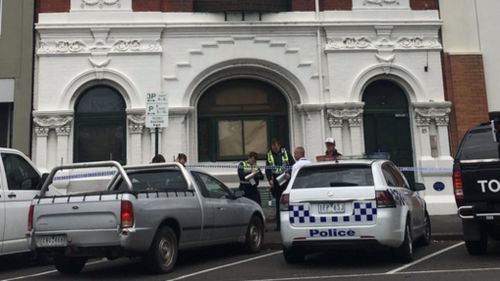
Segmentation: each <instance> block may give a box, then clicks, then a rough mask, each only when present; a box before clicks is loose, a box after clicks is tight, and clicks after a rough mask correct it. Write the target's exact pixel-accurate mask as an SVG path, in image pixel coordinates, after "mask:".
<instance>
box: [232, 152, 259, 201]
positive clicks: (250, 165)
mask: <svg viewBox="0 0 500 281" xmlns="http://www.w3.org/2000/svg"><path fill="white" fill-rule="evenodd" d="M238 177H239V178H240V190H243V191H244V192H245V195H244V196H245V197H247V198H249V199H251V200H253V201H255V202H257V203H258V204H259V205H260V204H261V203H260V194H259V190H258V189H257V186H259V181H260V180H263V179H264V175H263V174H262V172H261V171H260V168H259V167H258V166H257V153H256V152H253V151H252V152H250V153H249V154H248V159H247V160H245V161H241V162H240V164H239V165H238Z"/></svg>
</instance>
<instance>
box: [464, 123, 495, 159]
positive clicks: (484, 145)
mask: <svg viewBox="0 0 500 281" xmlns="http://www.w3.org/2000/svg"><path fill="white" fill-rule="evenodd" d="M457 158H458V159H460V160H475V159H498V143H496V142H495V141H494V140H493V133H492V131H491V128H490V127H482V128H479V129H474V130H471V131H469V133H468V134H466V135H465V136H464V138H463V140H462V144H461V146H460V150H459V152H458V154H457Z"/></svg>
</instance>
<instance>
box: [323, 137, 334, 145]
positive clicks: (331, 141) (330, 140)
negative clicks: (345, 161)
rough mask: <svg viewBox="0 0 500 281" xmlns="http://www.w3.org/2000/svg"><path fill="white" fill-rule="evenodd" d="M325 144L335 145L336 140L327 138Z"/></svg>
mask: <svg viewBox="0 0 500 281" xmlns="http://www.w3.org/2000/svg"><path fill="white" fill-rule="evenodd" d="M325 143H333V144H334V143H335V140H334V139H333V138H332V137H330V138H326V140H325Z"/></svg>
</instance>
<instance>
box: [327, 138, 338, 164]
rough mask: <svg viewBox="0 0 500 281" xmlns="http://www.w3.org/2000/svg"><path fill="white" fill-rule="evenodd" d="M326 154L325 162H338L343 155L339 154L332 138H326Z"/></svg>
mask: <svg viewBox="0 0 500 281" xmlns="http://www.w3.org/2000/svg"><path fill="white" fill-rule="evenodd" d="M325 145H326V152H325V156H326V157H325V160H329V161H331V160H335V161H337V160H338V159H339V157H340V156H342V154H341V153H340V152H338V150H337V149H336V148H335V140H334V139H333V138H332V137H329V138H326V140H325Z"/></svg>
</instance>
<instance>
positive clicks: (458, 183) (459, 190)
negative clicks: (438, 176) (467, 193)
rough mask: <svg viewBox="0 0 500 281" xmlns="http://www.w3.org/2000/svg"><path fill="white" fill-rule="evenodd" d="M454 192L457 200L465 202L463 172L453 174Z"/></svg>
mask: <svg viewBox="0 0 500 281" xmlns="http://www.w3.org/2000/svg"><path fill="white" fill-rule="evenodd" d="M453 191H454V193H455V200H457V201H460V200H464V185H463V183H462V172H460V171H454V172H453Z"/></svg>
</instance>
